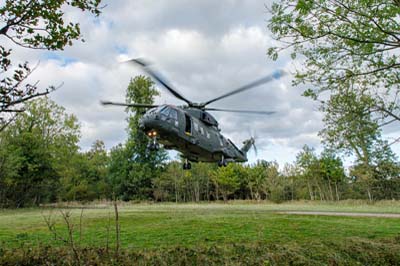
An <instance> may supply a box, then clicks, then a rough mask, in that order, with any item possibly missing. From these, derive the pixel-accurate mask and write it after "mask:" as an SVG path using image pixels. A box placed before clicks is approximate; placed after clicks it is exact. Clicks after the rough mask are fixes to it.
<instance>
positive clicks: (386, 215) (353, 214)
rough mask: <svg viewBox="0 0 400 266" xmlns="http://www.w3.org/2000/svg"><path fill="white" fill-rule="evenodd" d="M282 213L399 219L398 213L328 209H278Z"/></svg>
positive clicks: (399, 214)
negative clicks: (335, 210) (331, 210)
mask: <svg viewBox="0 0 400 266" xmlns="http://www.w3.org/2000/svg"><path fill="white" fill-rule="evenodd" d="M278 213H282V214H297V215H326V216H350V217H382V218H397V219H400V213H362V212H329V211H325V212H324V211H279V212H278Z"/></svg>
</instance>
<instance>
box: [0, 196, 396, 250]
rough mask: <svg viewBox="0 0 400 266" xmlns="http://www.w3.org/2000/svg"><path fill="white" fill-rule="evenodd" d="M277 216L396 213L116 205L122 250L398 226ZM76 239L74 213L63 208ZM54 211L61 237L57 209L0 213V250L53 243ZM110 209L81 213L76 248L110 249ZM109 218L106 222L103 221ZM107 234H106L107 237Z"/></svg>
mask: <svg viewBox="0 0 400 266" xmlns="http://www.w3.org/2000/svg"><path fill="white" fill-rule="evenodd" d="M276 210H314V211H316V210H319V211H321V210H322V211H345V212H347V211H353V212H379V213H382V212H387V213H395V212H398V213H400V204H399V203H398V202H385V203H378V204H375V205H368V204H365V203H361V202H359V204H355V203H354V202H342V203H340V204H333V203H309V202H295V203H285V204H272V203H261V204H257V203H248V202H234V203H230V204H223V203H219V204H215V203H214V204H205V203H201V204H122V205H121V206H120V224H121V244H122V246H123V247H126V248H139V249H143V248H146V249H147V248H150V249H151V248H159V247H175V246H185V247H194V246H198V245H201V246H211V245H225V244H232V243H243V244H246V243H253V242H256V241H262V242H266V243H290V242H296V243H300V244H301V243H307V242H309V241H314V240H329V241H336V240H343V239H346V238H353V237H359V238H365V239H380V238H386V237H394V236H397V235H399V233H400V220H399V219H393V218H365V217H333V216H309V215H288V214H278V213H276V212H275V211H276ZM69 211H71V214H72V220H73V222H74V226H75V229H74V232H75V239H76V241H78V239H79V226H78V224H79V216H80V212H81V209H79V208H73V209H69ZM50 213H53V217H54V218H55V219H56V221H57V222H56V225H57V230H58V232H59V233H60V234H63V235H64V236H66V226H65V223H64V222H63V221H62V219H61V215H60V212H59V210H58V209H49V208H47V209H23V210H3V211H0V244H1V245H3V246H5V247H18V246H21V245H28V246H39V245H42V244H50V245H62V243H61V242H60V241H54V237H53V235H52V234H51V233H50V232H49V230H48V228H47V226H46V224H45V222H44V218H43V215H49V214H50ZM113 215H114V213H113V208H112V206H111V205H104V206H96V207H94V208H87V209H85V210H84V212H83V225H82V240H81V244H82V245H83V246H92V247H100V246H105V245H106V242H107V239H109V241H110V243H113V241H114V237H115V233H114V220H113ZM109 217H110V219H111V222H109ZM107 228H109V229H110V232H109V233H107Z"/></svg>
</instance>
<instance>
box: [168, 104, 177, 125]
mask: <svg viewBox="0 0 400 266" xmlns="http://www.w3.org/2000/svg"><path fill="white" fill-rule="evenodd" d="M169 117H170V118H171V120H172V121H171V122H172V123H173V124H174V126H176V127H178V126H179V122H178V111H176V110H175V109H172V108H171V111H170V112H169Z"/></svg>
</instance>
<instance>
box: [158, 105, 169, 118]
mask: <svg viewBox="0 0 400 266" xmlns="http://www.w3.org/2000/svg"><path fill="white" fill-rule="evenodd" d="M169 110H170V108H169V107H168V106H165V107H164V108H162V109H161V111H160V113H161V114H162V115H165V116H168V115H169Z"/></svg>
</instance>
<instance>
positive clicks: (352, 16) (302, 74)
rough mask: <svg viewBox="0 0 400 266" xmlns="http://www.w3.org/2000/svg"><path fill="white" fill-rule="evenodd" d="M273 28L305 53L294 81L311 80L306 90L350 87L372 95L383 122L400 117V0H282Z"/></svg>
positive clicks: (336, 91) (274, 53)
mask: <svg viewBox="0 0 400 266" xmlns="http://www.w3.org/2000/svg"><path fill="white" fill-rule="evenodd" d="M270 12H271V13H272V18H271V19H270V21H269V25H268V27H269V29H270V30H271V32H272V33H273V34H274V37H275V38H276V39H277V40H278V41H280V43H281V44H282V45H280V46H278V47H271V48H270V49H269V50H268V53H269V55H270V56H271V57H272V58H273V59H276V58H277V57H278V54H279V53H280V52H281V51H282V50H285V49H287V48H290V49H291V51H292V58H296V56H297V55H301V57H300V58H301V59H300V60H301V61H302V62H303V64H302V65H303V67H302V69H299V70H297V71H296V76H295V80H294V84H301V83H308V84H311V85H312V88H311V89H308V90H306V91H305V93H304V94H305V95H306V96H310V97H312V98H313V99H318V98H319V99H321V98H324V97H325V95H324V94H322V93H323V92H325V91H329V92H330V94H331V95H332V96H333V97H335V96H338V95H340V94H341V93H342V92H344V91H347V90H349V89H351V90H352V91H353V92H354V93H355V94H356V95H358V96H359V95H366V96H368V97H370V99H374V100H373V101H371V102H370V105H368V108H369V112H370V113H371V115H372V116H373V117H376V118H379V119H380V120H381V121H384V122H382V123H381V124H380V125H381V126H383V125H386V124H388V123H393V122H400V116H399V102H398V100H397V95H398V94H399V92H400V86H399V84H400V82H399V81H400V80H399V78H400V75H399V71H400V59H399V57H398V55H397V54H398V51H399V50H398V49H399V48H400V21H399V20H398V18H397V16H398V14H399V12H400V4H399V1H397V0H388V1H379V0H360V1H352V0H327V1H317V0H307V1H306V0H280V1H277V2H275V3H273V5H272V8H271V9H270Z"/></svg>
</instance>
